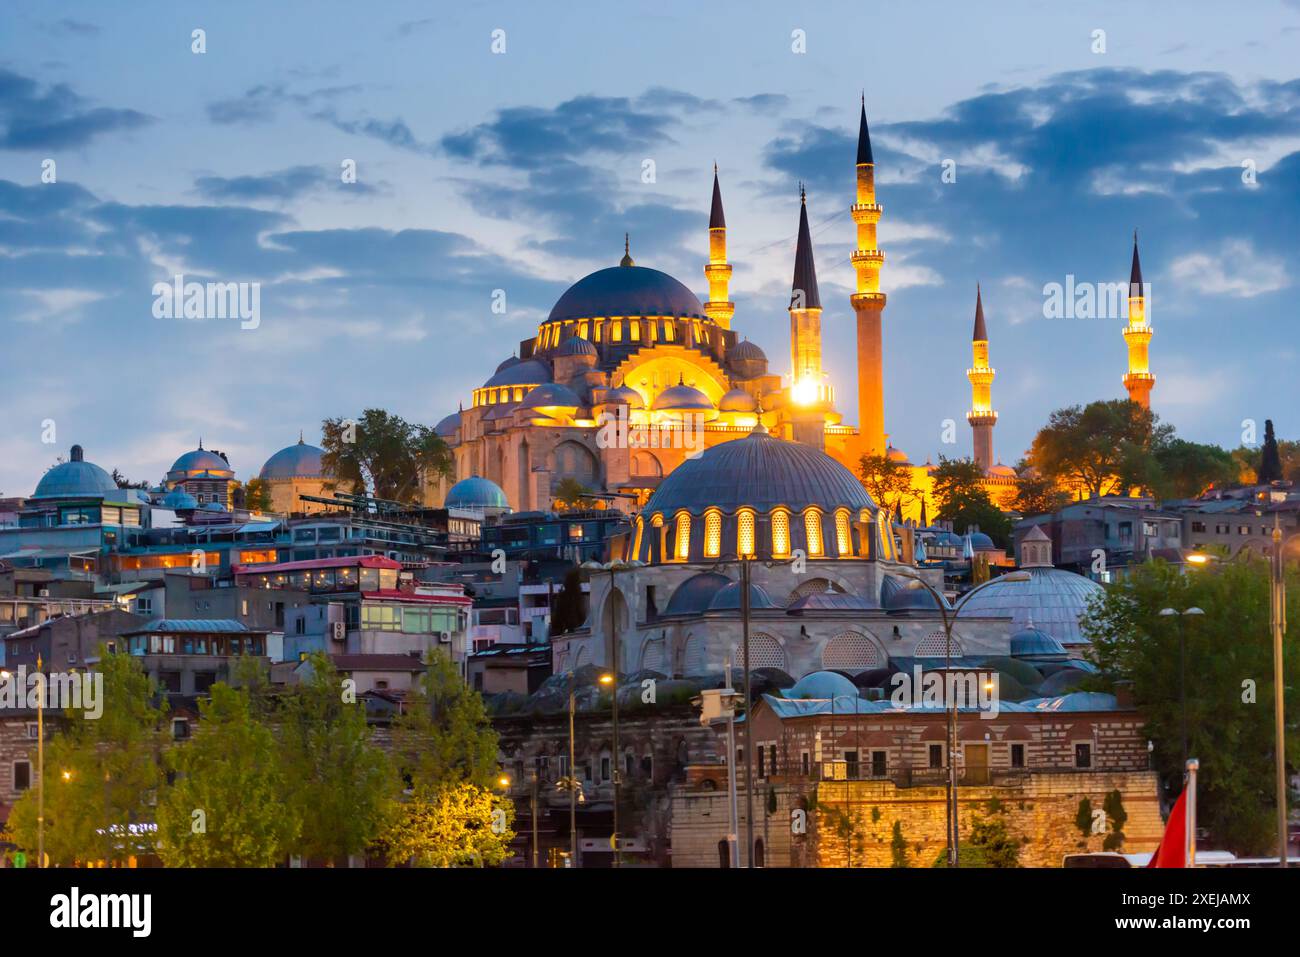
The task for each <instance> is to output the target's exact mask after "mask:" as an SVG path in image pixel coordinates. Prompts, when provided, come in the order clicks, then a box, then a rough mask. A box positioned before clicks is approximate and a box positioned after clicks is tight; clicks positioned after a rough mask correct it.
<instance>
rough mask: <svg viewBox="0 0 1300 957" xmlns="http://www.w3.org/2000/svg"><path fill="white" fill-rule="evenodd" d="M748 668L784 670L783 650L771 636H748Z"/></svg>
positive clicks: (760, 634)
mask: <svg viewBox="0 0 1300 957" xmlns="http://www.w3.org/2000/svg"><path fill="white" fill-rule="evenodd" d="M749 668H750V670H751V671H753V670H754V669H755V668H780V669H781V670H782V671H784V670H785V649H784V648H782V647H781V642H779V641H777V640H776V639H775V638H773V637H772V636H771V635H765V634H763V633H762V632H759V633H758V634H757V635H750V636H749Z"/></svg>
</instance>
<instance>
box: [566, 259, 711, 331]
mask: <svg viewBox="0 0 1300 957" xmlns="http://www.w3.org/2000/svg"><path fill="white" fill-rule="evenodd" d="M610 316H634V317H635V316H677V317H680V318H688V319H704V318H706V317H705V315H704V306H703V304H701V302H700V300H699V299H698V298H697V297H696V295H695V293H693V292H691V291H690V290H689V289H687V288H686V287H685V286H684V285H682V284H681V283H680V282H678V281H677V280H676V279H674V278H673V277H672V276H670V275H668V274H667V273H666V272H660V271H659V270H658V269H647V268H646V267H644V266H610V267H609V268H608V269H601V270H598V271H596V272H594V273H592V274H591V275H589V276H584V277H583V278H582V279H579V280H578V281H577V282H575V283H574V284H573V285H572V286H570V287H569V288H568V290H566V291H565V293H564V295H563V296H561V297H560V299H559V301H558V302H556V304H555V308H553V309H552V310H551V315H550V318H549V319H548V320H547V321H548V322H557V321H559V320H566V319H594V318H608V317H610Z"/></svg>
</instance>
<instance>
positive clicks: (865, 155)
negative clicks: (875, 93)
mask: <svg viewBox="0 0 1300 957" xmlns="http://www.w3.org/2000/svg"><path fill="white" fill-rule="evenodd" d="M875 162H876V161H875V160H874V159H873V158H872V156H871V131H870V130H868V129H867V94H866V93H863V94H862V114H861V116H860V117H859V119H858V162H857V165H858V166H862V165H863V164H865V163H870V164H871V165H873V166H874V165H875Z"/></svg>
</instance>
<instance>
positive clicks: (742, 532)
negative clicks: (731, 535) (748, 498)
mask: <svg viewBox="0 0 1300 957" xmlns="http://www.w3.org/2000/svg"><path fill="white" fill-rule="evenodd" d="M736 551H737V552H739V553H740V555H741V557H742V558H748V557H749V556H752V555H753V554H754V513H753V512H751V511H750V510H749V509H744V510H742V511H741V512H740V513H739V514H738V515H737V516H736Z"/></svg>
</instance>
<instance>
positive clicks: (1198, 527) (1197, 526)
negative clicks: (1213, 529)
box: [1192, 522, 1205, 532]
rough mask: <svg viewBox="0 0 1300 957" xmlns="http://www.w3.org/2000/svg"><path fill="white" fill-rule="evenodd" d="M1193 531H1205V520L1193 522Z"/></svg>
mask: <svg viewBox="0 0 1300 957" xmlns="http://www.w3.org/2000/svg"><path fill="white" fill-rule="evenodd" d="M1192 531H1193V532H1204V531H1205V523H1204V522H1192Z"/></svg>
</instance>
